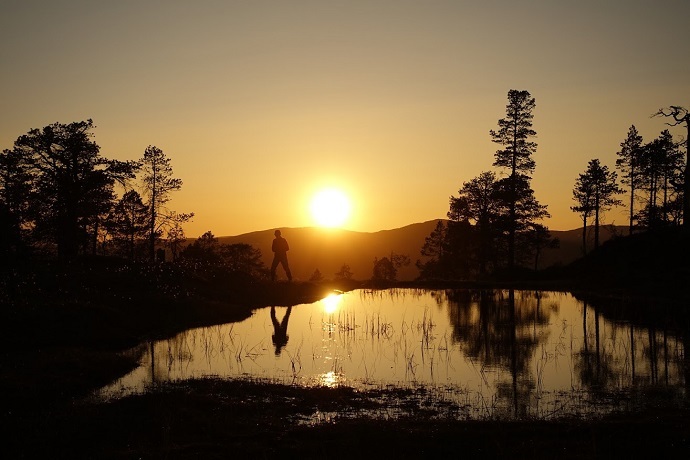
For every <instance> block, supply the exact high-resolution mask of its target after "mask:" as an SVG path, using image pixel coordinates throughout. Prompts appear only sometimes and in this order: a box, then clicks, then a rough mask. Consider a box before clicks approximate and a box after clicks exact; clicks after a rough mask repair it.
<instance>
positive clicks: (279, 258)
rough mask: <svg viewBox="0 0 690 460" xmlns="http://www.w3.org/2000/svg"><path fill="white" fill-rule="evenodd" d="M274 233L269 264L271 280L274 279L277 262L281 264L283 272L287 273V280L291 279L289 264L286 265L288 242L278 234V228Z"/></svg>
mask: <svg viewBox="0 0 690 460" xmlns="http://www.w3.org/2000/svg"><path fill="white" fill-rule="evenodd" d="M274 235H275V236H276V237H275V239H274V240H273V245H272V246H271V250H272V251H273V263H272V264H271V281H275V280H276V268H277V267H278V263H280V265H282V266H283V270H285V274H286V275H287V278H288V281H292V273H290V266H289V265H288V260H287V252H288V251H289V250H290V246H288V242H287V240H286V239H285V238H283V237H282V236H280V230H276V231H275V233H274Z"/></svg>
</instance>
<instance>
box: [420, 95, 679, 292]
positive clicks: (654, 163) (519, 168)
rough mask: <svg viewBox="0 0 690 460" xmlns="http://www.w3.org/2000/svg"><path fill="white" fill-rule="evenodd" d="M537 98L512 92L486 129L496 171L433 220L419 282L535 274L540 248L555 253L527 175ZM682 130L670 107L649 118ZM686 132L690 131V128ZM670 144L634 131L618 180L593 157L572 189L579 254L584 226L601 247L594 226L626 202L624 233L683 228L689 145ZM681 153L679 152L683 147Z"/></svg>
mask: <svg viewBox="0 0 690 460" xmlns="http://www.w3.org/2000/svg"><path fill="white" fill-rule="evenodd" d="M535 106H536V104H535V99H534V98H533V97H532V96H531V95H530V93H529V92H527V91H517V90H510V91H509V92H508V104H507V105H506V116H505V118H501V119H499V120H498V129H497V130H490V131H489V134H490V136H491V140H492V141H493V142H495V143H496V144H498V145H499V149H498V150H497V151H496V153H495V154H494V162H493V166H494V168H496V169H495V170H494V171H484V172H482V173H481V174H480V175H479V176H477V177H475V178H474V179H471V180H469V181H467V182H465V183H463V184H462V187H461V188H460V190H459V192H458V196H451V197H450V209H449V211H448V220H447V222H445V223H444V222H443V221H439V223H438V225H437V226H436V228H435V229H434V231H433V232H432V233H431V234H430V235H429V236H428V237H427V238H426V241H425V243H424V246H423V248H422V250H421V255H422V257H423V259H422V260H418V261H417V267H418V268H419V270H420V277H421V278H423V279H434V278H442V279H476V278H479V279H481V278H485V277H491V276H505V275H508V276H516V274H517V272H518V271H522V270H524V269H533V270H535V271H536V270H538V269H539V257H540V255H541V253H542V251H543V250H544V249H546V248H553V247H557V246H558V244H559V242H558V240H557V239H554V238H552V237H551V235H550V232H549V229H548V228H547V227H546V226H545V225H543V224H542V223H541V221H542V219H544V218H546V217H549V214H548V211H547V206H546V205H542V204H540V203H539V201H538V200H537V199H536V198H535V196H534V191H533V190H532V188H531V184H530V181H531V178H532V174H533V172H534V170H535V168H536V164H535V161H534V160H533V158H532V155H533V154H534V153H535V152H536V149H537V144H536V143H535V142H534V141H533V139H534V137H535V136H536V132H535V131H534V130H533V129H532V118H533V110H534V108H535ZM655 116H660V117H663V118H665V119H666V120H668V121H670V122H669V123H667V124H669V125H671V126H675V125H681V124H684V125H685V126H686V127H688V124H689V123H688V121H689V118H690V115H689V112H688V110H687V109H685V108H683V107H678V106H672V107H670V108H667V109H661V110H659V112H657V113H656V114H655ZM688 130H690V127H689V128H688ZM688 142H690V133H689V135H688V137H687V138H686V139H685V147H684V146H683V142H682V141H681V142H676V141H674V139H673V137H672V135H671V133H670V132H669V131H668V130H664V131H662V132H661V134H660V135H659V137H658V138H656V139H654V140H652V141H650V142H648V143H644V142H643V139H642V137H641V136H640V135H639V134H638V132H637V130H636V129H635V126H631V127H630V130H629V132H628V135H627V137H626V138H625V139H624V140H623V141H622V142H621V149H620V151H618V152H617V155H618V159H617V161H616V165H615V168H616V169H618V170H619V171H620V173H621V175H622V179H621V182H622V183H621V184H619V180H618V174H617V173H616V172H615V171H613V170H610V169H609V167H608V166H606V165H603V164H601V162H600V160H599V159H596V158H595V159H592V160H590V161H589V163H588V164H587V167H586V169H585V171H584V172H583V173H581V174H579V177H577V179H576V180H575V184H574V188H573V201H574V203H575V204H574V205H573V206H572V207H571V209H572V210H573V212H575V213H577V214H578V215H580V217H581V218H582V223H583V226H582V227H583V235H582V251H583V255H585V254H586V250H587V231H588V225H590V226H593V227H594V246H595V248H597V247H599V244H600V240H599V228H600V226H601V218H602V216H603V214H604V213H605V212H606V211H607V210H610V209H611V208H613V207H614V206H623V205H624V203H623V200H621V199H620V198H619V196H621V195H622V194H624V193H625V192H626V190H625V189H624V188H622V186H623V185H624V186H627V188H628V190H627V191H628V193H629V195H630V196H629V200H628V202H627V206H628V207H629V210H630V213H629V216H630V222H629V233H630V234H631V235H632V234H633V232H635V231H636V232H641V231H649V230H656V229H660V228H664V227H672V226H681V225H685V223H686V221H685V219H684V216H685V215H687V213H688V212H690V211H688V198H689V196H688V195H689V194H688V193H687V191H686V187H687V186H688V183H689V181H688V155H687V150H688V148H687V143H688ZM684 148H685V152H683V149H684Z"/></svg>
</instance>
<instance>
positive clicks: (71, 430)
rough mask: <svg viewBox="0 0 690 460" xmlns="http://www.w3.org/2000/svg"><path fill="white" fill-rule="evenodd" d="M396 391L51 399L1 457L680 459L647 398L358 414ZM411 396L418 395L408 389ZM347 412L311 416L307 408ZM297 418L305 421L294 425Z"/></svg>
mask: <svg viewBox="0 0 690 460" xmlns="http://www.w3.org/2000/svg"><path fill="white" fill-rule="evenodd" d="M406 396H409V395H405V394H401V393H400V392H376V393H375V394H358V393H356V392H354V391H352V390H350V389H347V388H341V389H327V388H314V389H303V388H299V387H291V386H283V385H273V384H267V383H261V382H244V381H222V380H214V379H207V380H198V381H193V382H187V383H185V384H174V385H166V386H162V387H160V388H158V389H156V390H154V391H152V392H151V393H149V394H146V395H143V396H130V397H126V398H123V399H120V400H114V401H112V402H108V403H95V402H85V401H81V402H78V401H72V402H67V401H63V402H60V403H56V402H53V403H52V404H48V405H45V406H43V407H40V408H32V410H33V411H36V412H34V413H26V412H25V410H24V409H22V408H17V411H18V412H11V413H9V414H7V413H5V414H3V415H4V417H3V422H4V423H5V426H3V427H2V430H3V434H4V436H3V437H4V439H5V442H4V446H3V451H4V452H7V453H10V454H11V455H10V456H9V457H5V458H153V459H157V458H167V459H177V458H184V459H187V458H422V457H424V458H429V457H431V456H439V457H445V456H451V457H454V458H457V457H463V458H561V459H562V458H640V457H641V456H642V455H645V456H649V455H651V456H653V458H672V457H676V456H678V458H687V457H686V455H687V454H688V453H690V450H689V448H690V426H689V424H688V420H689V418H688V415H689V413H688V410H687V408H670V407H654V408H649V409H647V410H645V411H643V412H641V413H635V414H621V415H615V416H609V417H607V418H604V419H601V420H595V421H580V420H562V421H549V422H544V421H519V422H499V421H462V420H457V419H452V418H445V419H444V418H441V419H434V418H433V417H432V414H433V412H432V411H426V410H424V409H423V408H420V407H419V406H418V405H413V406H408V407H405V405H404V403H403V405H402V409H401V410H402V411H403V412H404V413H406V415H404V416H403V417H402V418H400V419H398V420H385V418H381V417H379V418H375V419H372V418H365V417H361V416H357V414H358V413H361V411H364V410H369V411H371V410H376V409H377V407H379V408H380V407H381V406H386V407H391V406H395V405H397V404H398V402H399V401H405V400H407V398H406ZM417 399H418V398H417ZM336 410H337V411H341V413H343V412H344V413H346V414H347V413H349V414H352V416H351V417H343V418H342V419H335V420H332V421H327V422H324V423H320V424H310V423H308V422H305V420H308V417H309V416H312V415H313V414H314V413H315V412H317V411H320V412H321V413H328V412H329V411H336ZM300 420H302V423H300Z"/></svg>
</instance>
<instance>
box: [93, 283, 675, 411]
mask: <svg viewBox="0 0 690 460" xmlns="http://www.w3.org/2000/svg"><path fill="white" fill-rule="evenodd" d="M281 313H283V314H282V319H281ZM269 319H270V321H269ZM288 321H289V322H290V336H291V337H290V340H289V341H288V332H287V331H288ZM269 337H270V339H271V340H270V341H269V339H268V338H269ZM687 340H688V338H687V334H681V333H679V332H678V331H673V330H669V329H668V327H664V326H660V325H658V324H652V325H644V324H635V325H633V324H630V323H626V322H621V321H613V320H610V319H607V318H606V317H605V316H604V315H603V314H602V313H601V311H600V308H599V307H598V306H595V305H588V304H586V303H584V302H581V301H579V300H577V299H575V298H574V297H573V296H571V295H569V294H564V293H556V292H533V291H512V290H480V291H473V290H438V291H427V290H410V289H400V290H384V291H365V290H360V291H354V292H348V293H344V294H342V295H336V296H333V297H329V298H326V299H323V300H321V301H319V302H316V303H314V304H308V305H306V304H305V305H297V306H295V307H287V308H285V307H279V308H276V307H270V314H269V315H266V314H265V310H258V311H256V312H255V314H254V315H253V316H252V317H251V318H249V319H248V320H245V321H243V322H241V323H233V324H226V325H221V326H214V327H211V328H201V329H194V330H189V331H186V332H184V333H181V334H178V335H177V336H175V337H174V338H172V339H170V340H164V341H160V342H156V343H154V344H151V346H150V348H143V349H142V348H139V353H142V367H141V368H140V369H139V370H135V371H134V372H133V373H132V374H130V375H128V376H125V377H124V378H123V379H121V380H120V381H119V382H117V383H116V384H115V385H113V386H110V387H108V388H105V389H103V394H108V393H112V392H113V391H116V390H118V389H120V388H122V389H124V390H125V391H138V390H141V389H142V388H144V387H145V385H147V384H150V383H153V382H156V381H160V380H174V379H185V378H190V377H199V376H204V375H221V376H228V377H243V376H250V377H252V378H268V379H272V380H276V381H282V382H286V383H295V384H301V385H325V386H338V385H349V386H353V387H357V388H363V389H366V388H371V387H377V388H378V387H390V386H394V387H399V388H416V387H418V386H420V385H423V386H425V387H426V388H432V389H434V391H435V392H436V393H437V394H439V395H441V396H439V397H441V398H446V399H447V400H450V401H452V402H454V403H456V404H461V405H463V407H469V408H470V409H469V412H470V413H471V414H472V416H473V417H494V418H520V417H538V418H550V417H557V416H562V415H580V416H588V415H590V414H596V413H601V412H606V411H611V410H617V409H621V408H628V406H629V405H630V404H634V403H635V401H637V400H638V399H639V398H640V397H643V396H640V395H643V394H644V392H645V391H646V390H648V389H649V388H650V387H655V388H657V389H661V390H662V391H665V392H667V393H668V394H669V395H671V397H678V398H684V397H685V388H686V386H687V385H688V362H687V360H688V358H687V357H686V356H685V353H684V350H685V344H686V343H687ZM684 341H685V342H684ZM633 395H634V396H635V397H631V396H633Z"/></svg>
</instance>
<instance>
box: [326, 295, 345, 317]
mask: <svg viewBox="0 0 690 460" xmlns="http://www.w3.org/2000/svg"><path fill="white" fill-rule="evenodd" d="M340 299H341V296H339V295H338V294H329V295H328V296H327V297H326V298H324V299H322V300H321V302H323V311H324V312H326V313H328V314H329V315H330V314H332V313H335V311H336V310H337V309H338V305H339V304H340Z"/></svg>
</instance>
